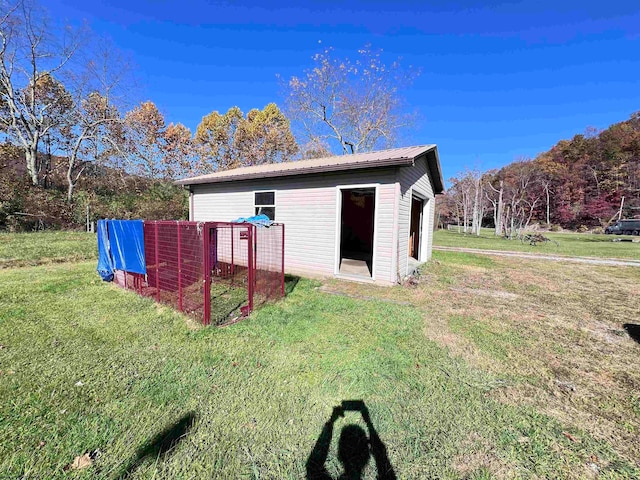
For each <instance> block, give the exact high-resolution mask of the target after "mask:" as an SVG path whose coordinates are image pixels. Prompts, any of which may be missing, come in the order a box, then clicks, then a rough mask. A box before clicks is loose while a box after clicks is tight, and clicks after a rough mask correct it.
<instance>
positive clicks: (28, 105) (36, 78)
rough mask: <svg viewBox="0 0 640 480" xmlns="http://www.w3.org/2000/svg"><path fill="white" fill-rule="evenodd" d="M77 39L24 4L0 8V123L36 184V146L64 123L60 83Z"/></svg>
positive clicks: (67, 104) (65, 98)
mask: <svg viewBox="0 0 640 480" xmlns="http://www.w3.org/2000/svg"><path fill="white" fill-rule="evenodd" d="M79 38H80V37H79V35H75V34H73V32H72V31H71V30H70V29H69V28H64V29H62V31H61V32H58V31H57V30H56V29H55V28H54V26H52V25H51V24H50V22H49V21H48V18H47V16H46V14H45V13H44V11H43V10H41V9H40V8H38V7H36V6H35V5H34V4H33V3H31V2H30V1H29V0H18V1H17V3H13V4H7V3H5V2H3V3H1V4H0V110H1V111H0V122H1V124H2V131H3V132H4V133H5V135H7V136H8V137H9V138H10V139H11V140H13V141H15V142H17V143H18V144H19V145H20V146H21V147H22V148H23V149H24V153H25V159H26V166H27V172H28V174H29V177H30V179H31V182H32V183H33V184H34V185H38V184H39V182H40V175H39V173H40V170H41V166H40V165H39V164H38V156H37V153H38V146H39V143H40V140H41V139H42V138H43V137H44V136H45V135H47V134H48V133H49V132H50V131H51V130H52V129H54V128H56V127H58V126H60V125H61V124H62V123H64V121H65V117H66V115H67V114H68V112H69V110H70V108H71V104H72V100H71V98H70V96H69V94H68V92H67V91H66V89H65V88H64V86H63V84H62V83H61V82H60V80H59V79H60V78H61V77H62V76H64V74H65V69H66V68H67V67H68V65H69V62H70V60H71V59H72V57H73V56H74V55H75V54H76V52H77V50H78V47H79V45H80V43H79Z"/></svg>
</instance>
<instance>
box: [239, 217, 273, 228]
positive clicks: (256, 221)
mask: <svg viewBox="0 0 640 480" xmlns="http://www.w3.org/2000/svg"><path fill="white" fill-rule="evenodd" d="M231 223H250V224H252V225H255V226H257V227H269V226H270V225H271V224H272V223H273V222H272V221H271V219H270V218H269V217H267V216H266V215H263V214H260V215H254V216H253V217H240V218H236V219H235V220H232V221H231Z"/></svg>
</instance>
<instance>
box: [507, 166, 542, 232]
mask: <svg viewBox="0 0 640 480" xmlns="http://www.w3.org/2000/svg"><path fill="white" fill-rule="evenodd" d="M509 172H510V173H509V176H508V177H507V178H505V197H506V209H505V215H504V220H503V224H504V229H505V231H506V234H507V236H508V237H509V238H510V239H512V238H517V237H519V236H520V235H521V232H522V231H523V230H526V229H527V227H528V226H529V224H530V223H531V219H532V218H533V214H534V212H535V209H536V208H537V206H538V205H539V203H540V201H541V199H542V190H541V189H540V188H539V187H540V177H539V175H538V172H537V171H536V167H535V165H534V163H533V162H532V161H530V160H527V159H525V160H520V161H517V162H516V163H514V164H512V165H511V168H510V171H509Z"/></svg>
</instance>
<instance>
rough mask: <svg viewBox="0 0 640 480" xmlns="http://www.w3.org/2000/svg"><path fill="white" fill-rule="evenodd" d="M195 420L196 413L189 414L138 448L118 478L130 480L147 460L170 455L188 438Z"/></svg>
mask: <svg viewBox="0 0 640 480" xmlns="http://www.w3.org/2000/svg"><path fill="white" fill-rule="evenodd" d="M195 419H196V415H195V413H194V412H189V413H187V414H186V415H183V416H182V417H181V418H180V419H178V420H177V421H176V422H174V423H173V424H171V425H169V426H168V427H167V428H165V429H164V430H162V431H161V432H159V433H158V434H157V435H156V436H154V437H153V438H151V439H150V440H149V441H148V442H147V443H145V444H144V445H142V446H141V447H140V448H138V450H137V451H136V454H135V458H134V459H132V460H131V462H129V465H127V467H126V468H125V469H124V470H123V471H122V473H121V474H120V475H118V477H117V478H119V479H126V478H129V477H130V476H131V474H132V473H133V472H135V471H136V469H137V468H138V467H140V465H142V463H143V462H144V461H145V460H146V459H151V460H154V459H156V458H159V457H166V456H167V455H169V454H170V453H171V451H172V450H173V448H174V447H175V446H176V445H177V444H178V443H180V442H181V441H182V440H183V439H184V438H185V437H186V436H187V434H188V433H189V430H191V427H192V426H193V423H194V421H195Z"/></svg>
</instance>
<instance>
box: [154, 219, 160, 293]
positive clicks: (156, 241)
mask: <svg viewBox="0 0 640 480" xmlns="http://www.w3.org/2000/svg"><path fill="white" fill-rule="evenodd" d="M153 227H154V230H155V238H154V242H153V243H154V249H155V256H156V300H157V301H158V302H159V301H160V259H159V258H158V222H157V221H156V222H153Z"/></svg>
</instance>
